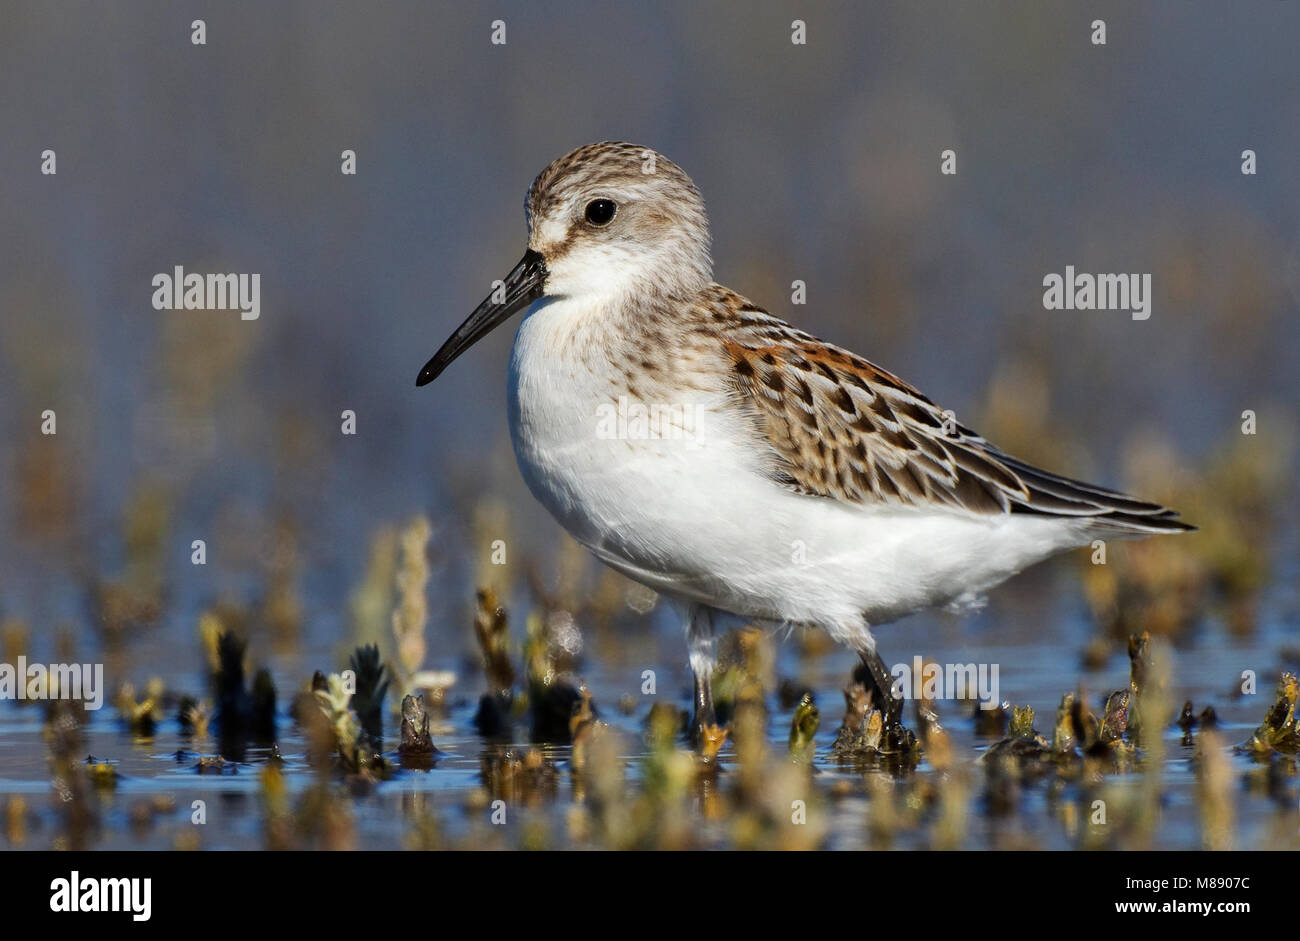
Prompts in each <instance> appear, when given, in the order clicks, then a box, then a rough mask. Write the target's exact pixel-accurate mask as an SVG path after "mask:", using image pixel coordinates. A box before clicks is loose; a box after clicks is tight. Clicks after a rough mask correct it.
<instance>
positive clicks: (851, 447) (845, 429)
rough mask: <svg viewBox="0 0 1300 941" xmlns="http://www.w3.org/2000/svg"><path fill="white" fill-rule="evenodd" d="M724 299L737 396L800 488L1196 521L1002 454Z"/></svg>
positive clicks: (862, 500) (778, 474)
mask: <svg viewBox="0 0 1300 941" xmlns="http://www.w3.org/2000/svg"><path fill="white" fill-rule="evenodd" d="M720 300H721V299H720ZM726 300H728V301H730V302H731V303H730V304H728V305H727V306H730V307H731V313H732V316H731V317H729V318H728V321H727V322H728V327H727V329H725V330H724V339H723V348H724V350H725V353H726V356H727V357H728V358H729V361H730V366H731V369H732V381H733V384H734V386H735V388H736V389H737V390H738V397H739V399H740V401H741V403H742V405H743V406H744V407H745V408H746V409H747V411H748V412H749V413H750V414H751V416H752V417H753V418H754V419H755V421H756V424H757V427H758V428H759V430H760V431H761V433H762V434H763V435H764V437H765V438H766V439H767V441H768V443H769V444H770V445H771V447H772V452H773V462H772V474H773V477H774V478H775V479H777V480H780V481H781V482H783V483H785V484H786V485H788V486H790V487H792V488H794V489H796V490H798V491H800V492H802V493H808V494H814V495H817V496H824V497H831V498H834V499H838V500H842V501H845V502H847V503H854V504H873V503H877V504H895V505H908V506H919V505H927V504H929V505H941V506H948V507H952V508H955V509H960V510H965V511H969V512H977V513H1008V512H1028V513H1040V514H1048V515H1053V516H1071V517H1097V518H1099V521H1104V522H1109V523H1114V524H1116V525H1119V526H1122V527H1124V528H1136V529H1141V530H1149V531H1154V532H1172V531H1181V530H1186V529H1191V528H1193V527H1189V526H1187V525H1186V524H1184V523H1180V522H1177V521H1175V520H1173V519H1172V517H1173V516H1174V515H1175V514H1174V513H1173V512H1172V511H1171V510H1167V509H1165V508H1164V507H1161V506H1157V505H1155V504H1152V503H1145V502H1143V501H1141V500H1135V499H1133V498H1131V497H1127V496H1125V495H1123V494H1121V493H1117V492H1115V491H1113V490H1107V489H1105V488H1103V487H1096V486H1093V485H1091V484H1086V483H1083V482H1082V481H1077V480H1071V479H1069V478H1066V477H1060V476H1058V475H1056V474H1052V473H1049V472H1047V471H1044V470H1041V469H1039V468H1036V467H1032V466H1031V465H1028V464H1025V463H1024V462H1022V461H1019V460H1016V459H1015V458H1013V457H1010V456H1009V455H1006V454H1003V453H1001V452H1000V451H998V450H997V449H996V448H994V447H993V446H991V445H990V444H989V443H988V442H987V441H985V440H984V439H983V438H981V437H980V436H979V435H977V434H976V433H975V432H973V431H971V430H970V429H969V428H966V427H965V426H963V425H961V424H959V423H958V422H957V421H956V420H955V418H954V416H953V415H952V413H951V412H945V411H943V410H942V409H940V408H939V406H937V405H935V404H934V402H932V401H930V399H929V398H927V397H926V396H925V395H923V394H922V393H921V392H919V391H918V390H916V389H914V388H913V387H912V386H910V385H908V384H907V383H906V382H904V381H903V380H901V379H899V378H898V377H897V376H894V375H892V374H890V373H888V372H886V371H885V370H883V369H881V368H879V367H878V366H875V365H873V364H872V363H869V362H867V361H866V360H865V359H862V358H861V357H859V356H855V355H854V354H852V353H849V352H848V351H846V350H843V349H840V348H839V347H836V346H833V345H831V344H829V343H825V342H823V341H821V340H818V339H817V338H815V337H813V336H810V335H809V334H806V333H803V332H802V331H800V330H796V329H795V328H793V327H791V326H790V325H789V324H786V323H784V322H783V321H780V320H777V319H776V318H774V317H771V316H770V315H768V314H766V313H765V312H764V311H762V310H760V309H758V308H755V307H752V306H751V305H748V304H745V303H744V302H743V301H742V300H740V299H738V298H735V299H733V298H726ZM718 319H720V318H714V327H715V329H716V327H717V325H718V323H717V321H718Z"/></svg>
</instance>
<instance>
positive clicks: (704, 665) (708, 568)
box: [416, 142, 1194, 730]
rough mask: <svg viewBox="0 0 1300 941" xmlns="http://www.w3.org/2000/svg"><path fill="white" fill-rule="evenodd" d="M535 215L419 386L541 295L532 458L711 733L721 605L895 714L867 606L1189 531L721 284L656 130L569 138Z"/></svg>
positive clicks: (515, 416) (562, 514) (890, 718)
mask: <svg viewBox="0 0 1300 941" xmlns="http://www.w3.org/2000/svg"><path fill="white" fill-rule="evenodd" d="M525 215H526V219H527V225H528V248H527V251H525V252H524V256H523V258H522V259H521V260H520V261H519V263H518V264H517V265H515V267H514V268H513V269H512V270H511V271H510V273H509V274H508V275H506V277H505V279H504V280H503V281H501V282H498V283H496V284H495V285H494V289H493V292H492V294H491V295H489V297H488V298H487V299H486V300H484V301H483V303H482V304H480V305H479V306H478V307H477V308H476V309H475V310H474V312H473V313H471V314H470V315H469V317H468V319H466V320H465V322H464V323H462V324H461V325H460V326H459V327H458V328H457V329H456V331H455V332H454V333H453V334H452V335H451V337H450V338H449V339H448V340H447V342H446V343H444V344H443V345H442V348H441V349H439V350H438V352H437V353H436V354H434V356H433V358H432V359H430V360H429V362H428V363H427V364H426V365H425V367H424V368H423V369H422V370H421V371H420V374H419V377H418V379H417V380H416V383H417V385H425V384H426V383H429V382H432V381H433V380H434V379H435V378H437V376H438V375H439V374H440V373H441V372H442V371H443V370H444V369H446V368H447V366H448V365H449V364H450V363H451V362H452V361H453V360H454V359H456V357H458V356H460V355H461V354H462V353H464V352H465V351H466V350H467V349H468V348H469V347H470V346H471V345H473V344H474V343H475V342H476V341H477V340H479V339H481V338H482V337H483V336H485V335H486V334H487V333H488V332H489V331H491V330H492V329H493V328H494V327H496V326H497V325H499V324H501V323H502V322H504V321H505V320H506V319H507V318H509V317H510V316H511V315H513V314H515V313H516V312H518V311H521V310H523V311H525V314H524V317H523V320H522V322H521V324H520V326H519V330H518V332H517V334H516V335H515V341H514V347H513V351H512V353H511V359H510V370H509V380H508V403H509V424H510V434H511V440H512V442H513V445H514V451H515V456H516V458H517V459H518V463H519V469H520V471H521V472H522V474H523V477H524V480H525V481H526V482H527V484H528V486H529V488H530V490H531V491H532V493H533V495H534V496H535V497H536V498H537V499H538V500H539V501H540V502H541V503H542V504H543V505H544V506H545V507H546V508H547V509H548V510H549V511H550V512H551V514H552V515H553V516H554V517H555V518H556V519H557V520H558V521H559V522H560V524H561V525H562V526H563V527H564V528H565V529H567V530H568V531H569V532H570V533H571V534H572V535H573V536H574V538H575V539H577V540H578V541H579V542H580V543H582V544H583V545H584V546H586V547H587V548H588V549H590V550H591V552H592V553H594V554H595V555H596V556H597V557H598V558H599V559H601V560H602V561H603V562H605V563H606V564H608V565H610V566H611V567H613V568H614V569H617V570H618V571H619V572H622V573H623V574H624V575H626V576H628V577H629V578H632V579H634V580H636V581H638V582H640V583H642V584H644V585H647V586H649V587H650V588H652V589H654V590H655V591H657V592H659V593H661V594H663V595H665V596H667V597H669V598H671V599H673V600H675V601H676V602H677V603H678V605H679V608H680V610H681V614H682V622H683V625H684V627H685V631H686V637H687V645H688V649H689V662H690V667H691V671H692V673H693V674H694V680H695V726H696V729H697V730H699V729H700V728H703V727H705V726H708V725H710V724H712V723H713V721H714V713H713V698H712V693H711V690H710V685H709V684H710V678H711V675H712V671H713V669H714V666H715V664H716V653H715V640H714V634H715V631H714V624H715V620H716V618H717V616H718V614H719V613H720V612H722V613H730V614H734V615H739V616H741V617H743V618H749V619H755V620H760V621H766V622H776V623H779V624H788V625H800V626H815V627H821V628H824V629H825V630H826V631H827V632H829V633H830V635H831V636H832V637H833V638H834V639H836V640H837V641H840V642H841V643H844V644H847V645H849V646H850V647H852V648H853V649H854V650H856V651H857V652H858V654H859V655H860V656H861V658H862V661H863V663H864V665H865V666H866V668H867V674H868V679H869V680H870V681H871V686H874V689H873V690H872V694H873V696H876V697H878V698H877V703H878V704H879V705H880V706H881V708H882V712H884V713H885V715H886V717H887V718H886V721H887V722H890V723H895V724H896V723H897V722H898V716H899V714H900V713H901V710H902V702H901V701H900V697H899V696H898V695H897V693H896V691H895V690H893V689H892V685H893V684H892V679H891V676H890V674H889V671H888V670H887V669H886V667H885V664H884V661H883V660H882V659H881V657H880V655H879V654H878V653H877V651H876V643H875V639H874V638H873V636H872V631H871V629H872V627H874V626H878V625H882V624H886V623H888V622H891V621H894V620H896V619H898V618H900V617H903V616H904V615H907V614H910V613H912V612H915V611H918V610H921V609H924V608H929V607H934V606H941V605H956V606H961V605H963V604H967V603H974V602H976V601H977V600H978V599H979V598H980V596H981V595H982V594H983V593H984V592H985V591H987V590H988V589H990V588H992V587H993V586H994V585H997V584H998V583H999V582H1002V581H1003V580H1005V579H1007V578H1009V577H1010V576H1012V575H1014V574H1016V573H1017V572H1019V571H1021V570H1022V569H1024V568H1025V567H1027V566H1029V565H1032V564H1034V563H1036V562H1039V561H1041V560H1042V559H1045V558H1046V557H1048V556H1050V555H1052V554H1054V553H1057V552H1060V551H1063V550H1066V549H1070V548H1073V547H1077V546H1081V545H1086V544H1088V543H1090V542H1092V541H1093V540H1094V539H1098V538H1101V539H1109V538H1114V537H1126V536H1141V535H1146V534H1150V533H1175V532H1182V531H1186V530H1189V529H1192V528H1194V527H1191V526H1188V525H1187V524H1185V523H1182V522H1179V521H1178V520H1177V519H1175V518H1174V517H1175V516H1176V515H1177V514H1176V513H1174V512H1173V511H1172V510H1169V509H1166V508H1165V507H1162V506H1159V505H1157V504H1154V503H1148V502H1145V501H1142V500H1138V499H1135V498H1133V497H1129V496H1125V495H1124V494H1122V493H1118V492H1116V491H1114V490H1109V489H1106V488H1104V487H1098V486H1095V485H1093V484H1088V483H1084V482H1082V481H1078V480H1072V479H1070V478H1067V477H1062V476H1059V475H1057V474H1054V473H1050V472H1048V471H1045V470H1041V469H1039V468H1037V467H1033V466H1031V465H1029V464H1027V463H1025V462H1024V461H1020V460H1017V459H1016V458H1014V457H1012V456H1011V455H1009V454H1006V453H1004V452H1003V451H1000V450H999V449H998V448H996V447H995V446H994V445H992V444H991V443H990V442H988V441H986V440H985V439H984V438H982V437H980V436H979V435H978V434H976V433H975V432H974V431H972V430H971V429H969V428H967V427H965V426H964V425H962V424H959V423H958V422H957V421H956V420H955V418H954V416H953V414H952V413H951V412H946V411H944V410H943V409H941V408H940V407H939V406H937V405H935V403H934V402H932V401H931V400H930V399H929V398H927V397H926V396H925V395H923V394H922V393H921V392H919V391H918V390H917V389H915V388H913V387H912V386H910V385H908V384H907V383H906V382H904V381H903V380H901V379H899V378H898V377H896V376H894V375H893V374H891V373H889V372H886V371H885V370H884V369H881V368H880V367H879V366H876V365H874V364H872V363H870V362H868V361H867V360H866V359H863V358H862V357H860V356H858V355H856V354H854V353H851V352H849V351H848V350H844V349H841V348H840V347H837V346H834V345H832V344H830V343H827V342H825V341H823V340H820V339H818V338H817V337H815V336H812V335H811V334H808V333H805V332H804V331H802V330H799V329H797V328H796V327H793V326H791V325H790V324H788V323H786V322H785V321H783V320H781V319H779V318H777V317H775V316H773V315H772V314H770V313H769V312H768V311H766V310H764V309H763V308H761V307H759V306H757V305H756V304H753V303H751V302H750V301H748V300H747V299H745V298H744V297H742V296H741V295H740V294H737V293H736V292H735V291H732V290H731V289H730V288H726V287H723V286H722V285H721V284H717V283H715V282H714V281H713V277H712V270H713V265H712V260H711V258H710V254H709V244H710V242H709V227H708V218H707V216H706V215H705V211H704V202H703V199H702V198H701V196H700V192H699V190H698V189H697V188H696V187H695V184H694V183H693V182H692V181H691V179H690V177H688V176H687V175H686V173H685V172H683V171H682V169H681V168H680V167H678V166H677V165H676V164H674V163H673V162H672V161H670V160H669V159H668V158H666V157H664V156H663V155H661V154H658V153H656V152H654V151H653V150H650V149H648V148H645V147H639V146H636V145H633V144H628V143H619V142H605V143H597V144H588V145H587V146H584V147H580V148H578V149H577V150H574V151H573V152H571V153H569V154H566V155H565V156H563V157H560V158H559V159H558V160H556V161H554V162H553V163H552V164H550V166H548V167H547V168H546V169H545V170H543V171H542V172H541V173H540V174H539V175H538V176H537V178H536V179H535V180H534V181H533V183H532V186H531V187H530V188H529V190H528V195H527V199H526V201H525ZM611 415H617V416H621V417H622V418H623V419H625V420H617V421H613V422H611V421H610V420H609V419H610V417H611Z"/></svg>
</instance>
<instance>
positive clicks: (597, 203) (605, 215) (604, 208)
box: [586, 199, 618, 225]
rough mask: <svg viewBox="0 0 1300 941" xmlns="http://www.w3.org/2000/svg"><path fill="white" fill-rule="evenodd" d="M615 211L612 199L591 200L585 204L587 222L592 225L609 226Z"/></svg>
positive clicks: (615, 207)
mask: <svg viewBox="0 0 1300 941" xmlns="http://www.w3.org/2000/svg"><path fill="white" fill-rule="evenodd" d="M617 209H618V207H617V206H615V205H614V200H612V199H593V200H592V201H591V202H589V203H587V213H586V215H587V221H588V222H590V223H591V224H592V225H609V220H611V219H613V218H614V212H615V211H616V210H617Z"/></svg>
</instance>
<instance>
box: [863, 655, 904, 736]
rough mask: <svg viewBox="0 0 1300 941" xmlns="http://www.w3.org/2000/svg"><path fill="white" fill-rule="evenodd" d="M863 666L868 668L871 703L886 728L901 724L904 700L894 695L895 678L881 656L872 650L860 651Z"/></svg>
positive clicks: (867, 677) (868, 687) (867, 678)
mask: <svg viewBox="0 0 1300 941" xmlns="http://www.w3.org/2000/svg"><path fill="white" fill-rule="evenodd" d="M858 656H860V657H861V658H862V665H863V666H864V667H865V668H866V674H867V675H866V680H867V684H866V685H867V689H868V690H869V691H870V692H871V702H872V704H873V705H875V706H876V707H877V708H878V709H879V710H880V713H881V715H882V717H883V718H884V720H885V728H886V729H888V728H891V727H893V726H896V725H900V724H901V720H902V718H903V698H902V697H901V696H895V695H894V677H893V676H892V675H891V674H890V672H889V668H888V667H886V666H885V661H883V660H881V659H880V654H878V653H876V651H875V650H874V649H872V650H860V651H858Z"/></svg>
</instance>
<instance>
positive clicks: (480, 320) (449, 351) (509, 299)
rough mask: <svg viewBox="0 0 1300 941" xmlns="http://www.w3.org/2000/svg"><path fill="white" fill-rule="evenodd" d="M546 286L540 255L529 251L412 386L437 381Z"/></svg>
mask: <svg viewBox="0 0 1300 941" xmlns="http://www.w3.org/2000/svg"><path fill="white" fill-rule="evenodd" d="M545 284H546V263H545V262H544V261H543V259H542V256H541V254H539V253H538V252H535V251H533V250H532V249H531V248H530V249H529V250H528V251H526V252H524V257H523V258H521V259H520V260H519V264H517V265H515V266H514V268H512V269H511V270H510V273H509V274H508V275H506V276H505V279H504V280H503V281H502V282H501V285H500V287H498V288H497V289H496V290H494V291H493V292H492V293H491V294H489V295H488V296H487V298H486V299H484V301H483V303H481V304H479V305H478V307H476V308H474V312H473V313H472V314H470V315H469V316H468V317H467V318H466V319H465V322H464V323H462V324H461V325H460V326H459V327H457V328H456V332H455V333H453V334H452V335H451V336H450V337H448V338H447V342H446V343H444V344H443V345H442V347H441V348H440V349H439V350H438V352H436V353H434V354H433V358H432V359H430V360H429V361H428V362H427V363H425V364H424V368H423V369H421V370H420V374H419V375H418V376H416V377H415V384H416V385H417V386H425V385H428V384H429V383H431V382H433V380H435V379H437V378H438V376H440V375H441V374H442V371H443V370H444V369H446V368H447V367H448V366H450V365H451V363H452V361H453V360H454V359H455V358H456V357H457V356H459V355H460V354H461V353H464V352H465V351H466V350H467V349H469V348H470V347H471V346H473V345H474V344H475V343H477V342H478V341H479V340H481V339H483V337H485V336H487V335H488V334H489V333H491V332H492V330H493V328H495V327H496V326H497V325H498V324H500V323H502V322H503V321H505V320H506V319H508V318H509V317H510V315H511V314H513V313H515V312H516V311H518V310H520V309H521V308H524V307H527V306H528V305H529V304H531V303H532V302H533V301H535V300H537V299H538V298H539V297H541V296H542V292H543V290H544V288H545Z"/></svg>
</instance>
